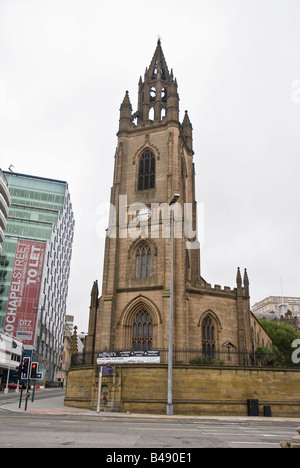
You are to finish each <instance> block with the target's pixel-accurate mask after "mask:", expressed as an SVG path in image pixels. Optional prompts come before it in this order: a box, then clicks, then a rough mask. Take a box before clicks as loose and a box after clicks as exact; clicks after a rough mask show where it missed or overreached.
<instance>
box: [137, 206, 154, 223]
mask: <svg viewBox="0 0 300 468" xmlns="http://www.w3.org/2000/svg"><path fill="white" fill-rule="evenodd" d="M150 217H151V211H150V209H149V208H142V209H141V210H139V211H138V219H139V221H148V219H150Z"/></svg>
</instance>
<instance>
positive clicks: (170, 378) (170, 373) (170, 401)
mask: <svg viewBox="0 0 300 468" xmlns="http://www.w3.org/2000/svg"><path fill="white" fill-rule="evenodd" d="M179 197H180V194H179V193H175V194H174V195H173V198H172V200H171V201H170V203H169V206H170V207H171V259H170V263H171V268H170V313H169V355H168V403H167V407H166V412H167V415H172V414H173V397H172V383H173V286H174V277H173V270H174V207H173V205H174V204H175V203H176V202H177V200H178V198H179Z"/></svg>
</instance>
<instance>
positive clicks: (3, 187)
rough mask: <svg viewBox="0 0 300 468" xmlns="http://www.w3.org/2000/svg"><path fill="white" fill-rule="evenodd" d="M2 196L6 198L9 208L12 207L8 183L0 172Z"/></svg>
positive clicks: (0, 191)
mask: <svg viewBox="0 0 300 468" xmlns="http://www.w3.org/2000/svg"><path fill="white" fill-rule="evenodd" d="M0 194H2V196H3V197H4V200H5V202H6V204H7V205H8V206H10V205H11V198H10V194H9V191H8V187H7V183H6V180H5V178H4V176H3V175H2V174H1V172H0Z"/></svg>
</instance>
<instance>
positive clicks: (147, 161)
mask: <svg viewBox="0 0 300 468" xmlns="http://www.w3.org/2000/svg"><path fill="white" fill-rule="evenodd" d="M154 187H155V156H154V154H153V153H152V151H150V150H149V149H146V150H145V151H143V153H142V155H141V157H140V160H139V173H138V190H148V189H151V188H154Z"/></svg>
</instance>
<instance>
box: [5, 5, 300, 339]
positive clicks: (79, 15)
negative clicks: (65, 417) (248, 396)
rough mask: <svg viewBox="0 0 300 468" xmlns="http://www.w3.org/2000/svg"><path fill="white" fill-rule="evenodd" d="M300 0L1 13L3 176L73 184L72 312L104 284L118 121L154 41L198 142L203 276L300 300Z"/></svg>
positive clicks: (254, 294) (79, 311)
mask: <svg viewBox="0 0 300 468" xmlns="http://www.w3.org/2000/svg"><path fill="white" fill-rule="evenodd" d="M299 21H300V2H299V0H252V1H250V0H186V1H185V2H182V1H179V0H164V1H163V2H162V1H157V0H153V1H152V2H150V3H149V2H145V1H142V0H140V1H138V0H131V1H127V2H125V1H124V0H112V1H109V2H106V1H102V0H19V1H18V0H0V167H1V168H2V169H4V170H7V169H8V167H9V165H10V164H13V165H14V170H15V172H21V173H27V174H32V175H36V176H41V177H50V178H55V179H61V180H66V181H67V182H68V183H69V189H70V194H71V199H72V203H73V209H74V214H75V219H76V228H75V240H74V247H73V259H72V264H71V278H70V286H69V298H68V313H69V314H72V315H75V321H76V323H77V324H78V326H79V330H80V331H86V330H87V326H88V313H89V299H90V290H91V287H92V283H93V281H94V280H95V279H98V280H99V283H100V285H101V282H102V265H103V254H104V239H103V236H102V238H100V236H99V231H101V226H102V224H101V223H102V218H101V215H100V212H101V206H103V205H102V204H103V203H108V202H109V197H110V188H111V185H112V177H113V163H114V153H115V148H116V144H117V138H116V132H117V131H118V120H119V108H120V104H121V102H122V100H123V98H124V94H125V91H126V90H129V94H130V99H131V102H132V104H133V107H134V110H136V105H137V90H138V80H139V77H140V75H143V74H144V71H145V68H146V67H147V66H149V64H150V61H151V58H152V56H153V53H154V50H155V47H156V42H157V35H160V36H161V37H162V47H163V50H164V54H165V57H166V60H167V63H168V66H169V69H170V68H173V70H174V75H175V76H176V78H177V81H178V87H179V88H178V89H179V96H180V110H181V120H183V117H184V110H185V109H187V110H188V111H189V116H190V119H191V122H192V124H193V129H194V150H195V156H194V160H195V165H196V187H197V200H198V203H199V204H200V205H201V206H203V207H204V220H203V225H202V226H201V231H202V232H204V237H203V236H201V237H202V238H201V241H202V245H201V273H202V276H203V277H204V279H206V280H207V281H208V282H210V283H212V284H221V285H222V286H231V287H234V286H235V277H236V269H237V267H238V266H240V267H241V268H245V267H246V268H247V269H248V274H249V279H250V293H251V304H252V305H253V304H254V302H257V301H259V300H261V299H263V298H264V297H267V296H270V295H280V294H281V285H280V282H281V279H282V285H283V294H284V295H291V296H300V291H299V279H300V262H299V259H300V247H299V231H300V220H299V204H300V203H299V201H300V184H299V176H300V158H299V149H300V131H299V129H300V127H299V123H300V28H299Z"/></svg>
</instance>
